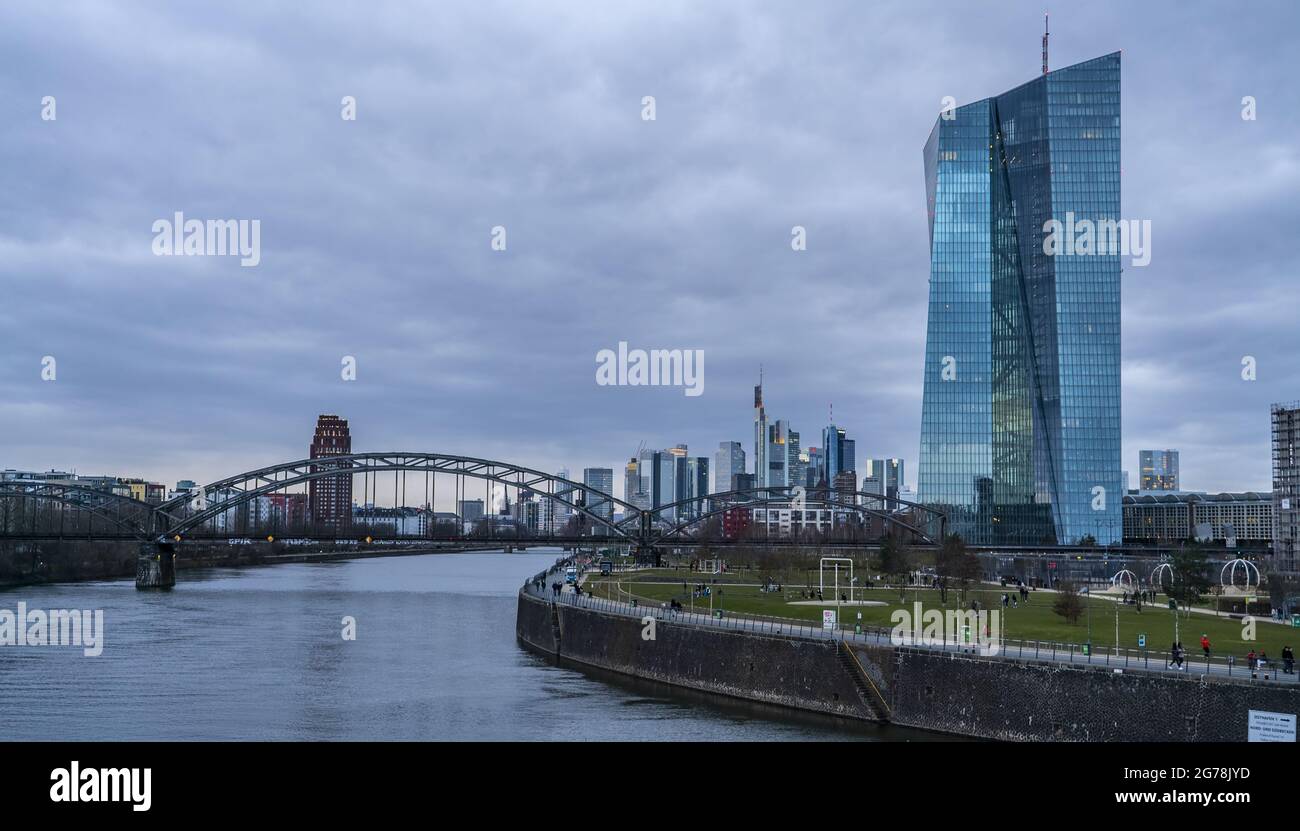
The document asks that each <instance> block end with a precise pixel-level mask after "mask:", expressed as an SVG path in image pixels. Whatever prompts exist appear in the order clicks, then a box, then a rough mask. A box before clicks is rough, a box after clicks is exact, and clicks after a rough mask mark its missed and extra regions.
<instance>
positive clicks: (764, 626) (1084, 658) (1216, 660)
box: [524, 559, 1300, 693]
mask: <svg viewBox="0 0 1300 831" xmlns="http://www.w3.org/2000/svg"><path fill="white" fill-rule="evenodd" d="M560 562H561V563H565V562H568V561H567V560H563V559H562V560H561V561H560ZM558 567H559V566H558V565H557V567H556V568H558ZM553 570H554V569H553ZM550 573H551V572H545V573H543V574H542V575H538V576H544V575H546V574H550ZM529 582H530V583H531V581H529ZM614 585H615V588H614V590H615V591H617V592H619V593H620V594H626V595H627V596H628V598H630V599H631V600H633V601H645V602H646V604H647V605H640V603H639V602H638V605H635V606H633V605H631V603H629V602H626V601H622V600H617V599H612V598H603V597H596V596H594V595H592V594H590V593H585V594H584V595H583V596H582V597H581V598H575V597H574V596H573V595H571V594H568V595H566V594H561V595H560V596H559V598H558V600H557V599H554V598H547V599H548V600H551V601H552V602H562V603H566V604H568V605H574V606H584V607H589V608H600V609H603V610H605V611H609V612H611V613H614V614H620V615H629V616H634V617H635V616H645V615H647V614H648V615H651V616H652V617H655V618H656V619H659V620H666V621H674V622H678V623H684V624H687V625H700V626H710V627H715V628H723V629H733V630H747V631H752V632H756V633H767V634H773V635H781V636H785V637H798V638H803V639H809V640H825V639H827V638H835V637H836V636H839V638H840V639H842V640H844V641H846V642H847V641H848V640H853V641H854V642H858V643H876V644H881V643H888V644H889V645H891V646H895V647H911V648H918V649H922V650H937V651H944V652H952V651H954V650H955V651H958V652H962V653H969V654H968V655H967V656H968V657H971V658H977V659H981V660H999V659H1000V658H1013V659H1018V660H1050V661H1052V662H1054V663H1067V664H1069V665H1082V666H1089V665H1092V664H1101V665H1105V666H1116V667H1124V668H1135V669H1145V670H1147V671H1151V672H1160V673H1186V672H1190V671H1192V670H1194V669H1196V668H1198V667H1204V669H1205V671H1204V672H1202V673H1200V674H1201V675H1202V676H1210V677H1213V676H1218V677H1228V678H1247V675H1246V673H1250V675H1249V677H1248V680H1258V681H1271V682H1277V683H1284V684H1285V683H1297V682H1300V673H1296V672H1293V673H1292V674H1290V675H1288V674H1286V673H1285V672H1283V671H1282V667H1281V661H1280V660H1279V659H1277V658H1273V659H1270V667H1268V668H1266V669H1256V670H1253V671H1252V670H1250V669H1247V668H1243V667H1240V666H1239V665H1238V663H1237V661H1236V659H1235V657H1234V656H1227V657H1220V656H1214V657H1212V658H1210V659H1209V660H1204V659H1200V660H1195V661H1193V660H1185V661H1184V668H1182V669H1170V668H1169V667H1168V666H1166V667H1160V666H1159V663H1160V661H1161V660H1163V657H1162V656H1164V655H1165V653H1164V652H1160V651H1155V656H1156V662H1155V663H1156V666H1152V665H1151V664H1152V662H1151V657H1152V651H1151V650H1130V649H1121V650H1118V651H1117V650H1115V649H1114V648H1113V647H1112V648H1109V649H1106V650H1105V651H1104V653H1099V652H1097V651H1094V650H1091V649H1090V650H1088V654H1086V655H1085V654H1084V652H1083V649H1082V647H1083V644H1076V643H1068V642H1058V641H1037V640H1032V641H1031V640H1022V639H1003V640H1002V642H1001V644H999V650H998V652H999V654H996V655H993V654H985V655H981V654H977V653H976V648H978V646H979V644H973V645H964V644H961V643H958V642H948V641H946V640H945V641H942V642H940V643H935V644H926V643H911V642H907V643H902V644H898V643H894V641H893V639H892V637H891V634H892V629H886V628H880V627H864V628H863V631H862V632H861V633H856V632H854V631H851V630H850V629H849V628H848V627H847V625H844V624H841V625H840V627H839V628H837V629H836V630H827V629H823V628H821V627H817V626H814V625H812V624H811V623H810V622H809V621H806V620H803V619H799V618H783V617H774V616H768V615H749V614H745V615H735V614H733V615H731V616H729V617H724V618H715V617H710V616H709V615H708V614H707V613H704V614H701V613H699V612H693V611H689V610H688V609H685V608H684V609H682V610H681V611H677V610H671V609H668V608H665V607H663V606H661V605H659V604H660V603H662V601H660V600H656V599H654V598H648V597H642V596H639V595H635V594H632V593H631V592H628V591H627V590H626V589H624V588H623V587H622V585H621V581H614ZM527 588H528V586H527V584H526V585H525V587H524V589H525V591H526V590H527ZM1049 656H1050V657H1049ZM855 657H856V656H855ZM1112 659H1113V660H1112ZM1212 668H1213V669H1212ZM1214 670H1218V671H1217V672H1216V671H1214ZM1261 676H1262V677H1261ZM877 693H879V691H878V690H877Z"/></svg>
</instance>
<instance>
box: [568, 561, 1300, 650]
mask: <svg viewBox="0 0 1300 831" xmlns="http://www.w3.org/2000/svg"><path fill="white" fill-rule="evenodd" d="M683 579H685V580H686V581H687V583H688V586H690V587H693V586H694V585H695V584H696V583H708V582H709V581H710V580H712V579H713V577H711V576H708V575H701V574H699V573H695V574H690V573H687V572H682V571H677V572H674V571H672V570H655V571H647V572H639V573H637V574H635V575H622V576H617V575H616V576H610V577H601V576H600V575H598V574H597V575H592V576H590V577H588V579H587V581H586V583H585V584H584V588H585V589H586V590H589V591H591V592H592V593H594V594H595V595H597V596H598V597H610V598H614V597H616V596H618V591H617V589H616V588H615V584H616V583H618V584H621V587H622V591H623V592H624V594H623V595H622V598H623V599H626V598H627V594H628V593H630V594H632V595H634V596H636V597H638V598H640V599H641V600H642V601H643V602H646V603H653V604H655V605H659V604H661V603H666V602H667V601H668V600H670V599H674V598H675V599H676V600H678V601H679V602H680V603H682V604H683V605H684V606H686V607H687V608H688V609H689V608H690V607H691V603H692V600H691V592H690V591H689V589H687V590H683V586H682V580H683ZM718 579H719V583H718V584H717V585H716V586H715V587H714V591H715V594H714V597H713V605H714V608H715V609H716V608H722V609H725V610H727V611H728V612H732V613H735V614H740V615H745V614H751V615H766V616H771V617H781V618H790V619H798V620H803V621H807V622H810V623H820V622H821V619H822V610H823V609H833V608H835V603H834V601H833V600H832V599H831V598H830V596H829V595H830V592H829V591H828V592H827V601H828V602H825V603H821V604H817V605H811V606H800V605H793V604H792V603H790V602H789V601H791V600H795V601H797V600H801V599H805V598H801V597H800V596H799V590H800V588H801V587H800V586H790V585H788V584H787V585H786V586H785V587H784V588H785V591H784V593H782V594H777V593H763V592H760V591H759V587H758V585H756V582H757V581H756V579H755V578H752V577H748V576H747V575H736V574H732V575H726V576H725V578H724V576H723V575H718ZM724 579H725V580H726V582H723V580H724ZM746 580H748V581H750V582H749V583H748V584H745V582H744V581H746ZM718 588H720V589H721V593H717V589H718ZM1002 593H1003V589H1002V588H1001V587H999V586H993V585H988V584H980V586H979V587H978V588H972V589H971V590H970V591H968V592H967V601H968V603H967V604H964V605H961V606H959V602H958V597H959V595H958V592H957V591H955V590H952V589H950V590H949V591H948V604H947V606H946V608H949V609H955V608H959V607H960V608H966V607H967V606H968V604H969V600H970V599H972V598H978V599H979V601H980V608H982V609H993V608H999V607H1000V606H1001V597H1002ZM1012 594H1013V595H1014V592H1012ZM904 595H905V598H904V599H903V600H902V601H901V602H900V599H899V592H898V590H897V589H868V590H867V591H866V592H865V593H863V592H858V593H857V594H856V595H855V597H857V598H861V599H865V600H873V601H879V602H883V603H886V604H887V605H885V606H847V605H846V606H844V607H843V608H842V609H841V610H840V615H839V618H840V622H841V624H842V625H845V626H848V627H852V625H853V624H855V623H857V622H858V621H857V613H858V612H861V613H862V624H863V625H864V626H871V627H884V628H888V627H891V626H893V625H894V624H893V622H892V621H891V620H890V615H891V614H892V613H893V612H894V611H895V610H896V609H906V610H907V611H908V612H911V611H913V605H912V604H913V603H914V602H917V601H919V602H920V603H921V604H922V608H923V609H932V608H933V609H940V608H945V607H944V606H943V605H942V604H941V603H940V599H939V592H938V591H935V590H932V589H919V590H918V589H907V590H906V591H905V592H904ZM1055 598H1056V595H1055V594H1054V593H1052V592H1048V591H1036V592H1030V595H1029V601H1028V602H1027V603H1020V605H1019V606H1017V607H1013V608H1008V609H1006V610H1004V612H1003V615H1002V630H1003V634H1004V635H1005V637H1007V638H1019V639H1021V640H1031V641H1032V640H1042V641H1058V642H1061V643H1078V644H1081V643H1084V642H1085V641H1087V640H1088V639H1089V636H1088V609H1089V608H1090V609H1091V614H1092V644H1093V646H1094V648H1095V649H1097V650H1101V649H1103V648H1106V647H1111V646H1113V645H1114V643H1115V622H1116V610H1118V616H1119V643H1120V646H1121V647H1122V648H1126V649H1138V648H1139V647H1138V634H1139V633H1145V634H1146V644H1147V646H1146V648H1147V649H1149V650H1151V651H1153V652H1162V653H1163V652H1165V651H1168V649H1169V645H1170V643H1171V642H1172V641H1173V639H1174V613H1173V612H1172V611H1171V610H1169V609H1168V608H1167V607H1165V606H1163V605H1144V606H1143V607H1142V611H1141V612H1140V613H1139V612H1138V611H1137V609H1136V607H1134V606H1126V605H1123V604H1120V603H1115V602H1113V601H1110V600H1106V599H1103V598H1101V597H1094V598H1087V597H1084V598H1081V600H1082V601H1083V602H1084V604H1085V605H1084V614H1083V616H1082V617H1080V618H1079V621H1078V622H1077V623H1074V624H1071V623H1068V622H1066V620H1065V619H1064V618H1062V617H1061V616H1060V615H1057V614H1056V613H1055V612H1053V611H1052V603H1053V601H1054V600H1055ZM1162 600H1163V598H1162ZM694 604H695V609H696V611H700V610H705V611H707V610H708V608H709V600H708V598H703V599H696V600H695V601H694ZM1202 633H1204V634H1207V635H1209V637H1210V643H1211V649H1212V651H1213V653H1214V654H1215V655H1216V656H1225V655H1235V656H1236V657H1237V658H1238V659H1242V658H1244V657H1245V655H1246V653H1247V652H1249V651H1250V650H1251V649H1252V648H1254V649H1255V650H1257V651H1258V650H1259V649H1260V648H1262V649H1264V651H1266V652H1267V653H1268V655H1269V657H1271V658H1273V659H1275V660H1277V659H1280V657H1281V654H1282V647H1283V646H1284V645H1290V646H1291V647H1292V649H1294V648H1295V647H1296V646H1300V629H1293V628H1291V627H1289V626H1281V625H1278V624H1275V623H1270V622H1267V621H1265V620H1262V619H1261V620H1259V622H1258V623H1257V624H1256V626H1255V640H1254V641H1250V642H1247V641H1243V640H1242V624H1241V621H1239V620H1232V619H1229V618H1227V617H1219V618H1216V617H1214V616H1213V615H1204V614H1198V613H1195V612H1194V613H1192V615H1191V616H1190V617H1189V616H1187V615H1186V614H1179V616H1178V635H1179V637H1180V638H1181V639H1182V642H1183V646H1184V647H1185V648H1186V650H1187V654H1188V657H1189V658H1193V659H1194V658H1196V657H1198V656H1200V655H1201V648H1200V640H1201V635H1202Z"/></svg>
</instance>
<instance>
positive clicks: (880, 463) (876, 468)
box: [859, 459, 903, 509]
mask: <svg viewBox="0 0 1300 831" xmlns="http://www.w3.org/2000/svg"><path fill="white" fill-rule="evenodd" d="M859 467H860V468H861V470H862V492H863V493H870V494H875V495H877V496H883V497H885V498H886V499H891V500H893V499H898V498H899V494H900V493H901V492H902V489H903V460H902V459H864V460H863V461H862V463H861V465H859ZM873 504H876V505H879V503H873ZM897 507H899V506H898V504H897V503H893V504H890V505H889V508H890V509H894V508H897Z"/></svg>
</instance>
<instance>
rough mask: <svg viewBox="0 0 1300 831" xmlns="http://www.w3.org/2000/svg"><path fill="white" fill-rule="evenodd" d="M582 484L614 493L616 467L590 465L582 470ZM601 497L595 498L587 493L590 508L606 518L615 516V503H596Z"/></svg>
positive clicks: (610, 493) (603, 491)
mask: <svg viewBox="0 0 1300 831" xmlns="http://www.w3.org/2000/svg"><path fill="white" fill-rule="evenodd" d="M582 484H584V485H586V486H587V487H589V488H595V489H596V490H598V491H600V492H601V493H604V494H609V495H610V496H613V495H614V469H613V468H609V467H589V468H585V469H584V470H583V471H582ZM598 501H599V497H595V498H593V497H592V495H591V494H587V505H588V506H589V510H590V511H591V512H592V513H593V514H596V515H597V516H600V517H604V518H605V519H611V520H612V519H613V518H614V503H613V502H606V503H605V504H603V505H598V504H596V503H597V502H598Z"/></svg>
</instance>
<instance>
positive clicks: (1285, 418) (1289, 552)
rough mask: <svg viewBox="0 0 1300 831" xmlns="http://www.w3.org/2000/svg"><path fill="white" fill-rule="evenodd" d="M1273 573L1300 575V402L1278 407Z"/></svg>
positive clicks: (1275, 419) (1274, 411)
mask: <svg viewBox="0 0 1300 831" xmlns="http://www.w3.org/2000/svg"><path fill="white" fill-rule="evenodd" d="M1272 415H1273V562H1272V564H1271V566H1272V570H1273V571H1276V572H1279V573H1284V574H1296V573H1298V572H1300V401H1295V402H1291V403H1289V404H1274V405H1273V407H1272Z"/></svg>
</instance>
